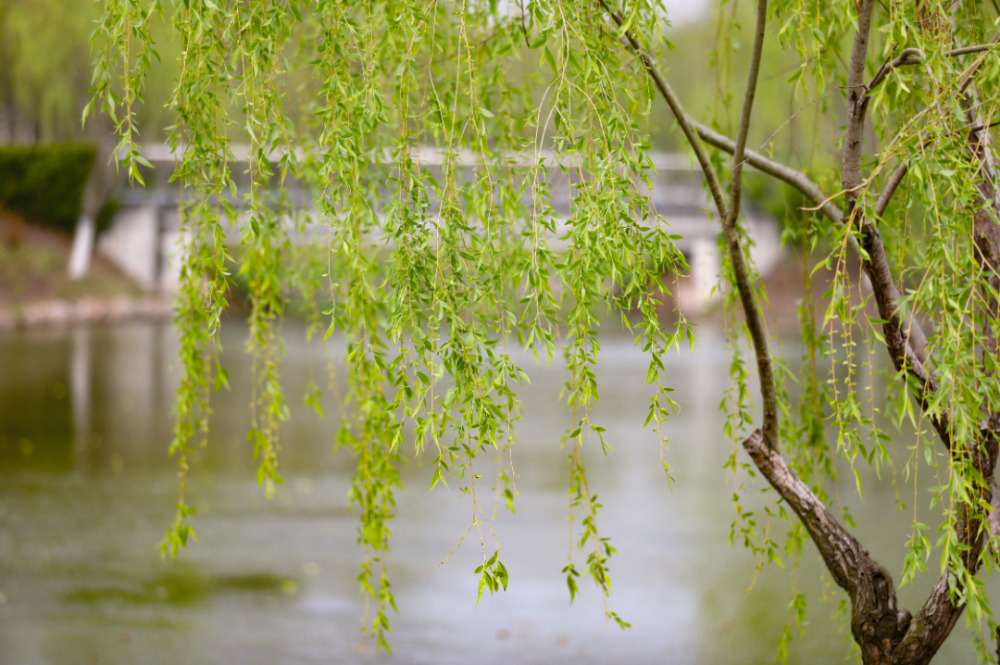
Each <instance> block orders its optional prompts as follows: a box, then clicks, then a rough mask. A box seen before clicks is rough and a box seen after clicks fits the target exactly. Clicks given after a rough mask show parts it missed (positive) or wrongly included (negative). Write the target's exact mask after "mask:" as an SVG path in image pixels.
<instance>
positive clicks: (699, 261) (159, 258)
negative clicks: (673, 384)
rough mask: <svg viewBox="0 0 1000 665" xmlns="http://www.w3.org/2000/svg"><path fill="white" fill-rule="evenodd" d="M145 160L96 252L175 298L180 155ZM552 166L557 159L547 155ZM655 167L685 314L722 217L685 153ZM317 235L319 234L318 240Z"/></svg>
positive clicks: (466, 158)
mask: <svg viewBox="0 0 1000 665" xmlns="http://www.w3.org/2000/svg"><path fill="white" fill-rule="evenodd" d="M233 153H234V156H235V163H234V164H233V171H234V173H237V174H242V173H243V171H245V168H241V166H242V165H245V164H246V163H247V155H248V154H249V148H248V147H247V146H234V149H233ZM142 154H143V156H144V157H145V158H146V159H147V160H148V161H149V162H150V163H151V164H152V165H153V166H154V168H153V170H152V172H150V173H149V174H148V177H146V182H147V185H146V186H145V187H143V186H139V185H133V186H127V187H125V188H124V189H123V190H122V191H121V192H120V194H119V203H120V207H119V209H118V212H117V214H116V215H115V218H114V220H113V221H112V224H111V228H110V229H108V230H107V231H106V232H105V233H104V234H103V235H102V236H101V237H100V238H99V240H98V243H97V249H98V251H100V252H101V253H102V254H103V255H104V256H106V257H107V258H108V259H110V260H111V261H112V262H113V263H115V264H116V265H117V266H118V268H119V269H120V270H121V271H122V272H124V273H125V274H126V275H128V276H129V277H131V278H132V279H133V280H135V281H136V282H137V283H138V284H139V285H140V286H142V287H143V288H145V289H146V290H148V291H152V292H159V293H165V294H170V293H173V292H175V291H176V289H177V286H178V278H179V272H180V270H179V268H180V261H179V254H180V249H181V244H180V240H181V229H180V219H179V201H180V189H179V187H178V186H177V184H176V183H170V182H169V180H170V176H171V174H172V173H173V169H174V164H175V162H176V155H175V154H174V153H173V152H171V150H170V147H169V146H166V145H151V146H146V147H144V148H143V150H142ZM419 155H420V158H419V163H420V165H422V166H427V167H430V168H434V167H437V166H440V164H441V163H442V159H443V154H442V153H441V151H440V150H437V149H434V148H426V149H423V150H421V151H420V153H419ZM541 156H543V157H546V158H547V163H553V160H554V158H555V155H554V154H552V153H543V154H542V155H541ZM649 156H650V158H651V160H652V162H653V165H654V167H655V174H653V175H652V176H651V180H652V185H653V187H652V191H651V193H650V195H651V198H652V203H653V206H654V207H655V209H656V210H657V211H658V212H659V213H660V214H661V215H662V216H663V218H664V219H665V220H666V221H667V223H668V224H670V227H671V233H672V235H679V236H682V239H681V240H678V241H676V243H677V246H678V248H679V249H680V250H681V251H682V252H683V253H684V255H685V257H686V258H687V260H688V263H689V265H690V274H689V275H687V276H686V279H682V280H680V281H679V290H680V294H679V296H680V302H681V303H682V304H683V307H684V309H685V310H687V311H689V312H691V311H697V310H700V309H703V308H704V307H705V306H706V305H707V304H708V303H709V301H710V300H711V299H712V289H713V287H714V286H715V284H716V282H717V279H718V273H719V269H720V267H721V262H720V258H719V254H718V239H719V236H720V234H721V232H722V230H721V227H720V225H719V220H718V219H717V216H713V215H710V214H708V212H707V211H708V210H710V209H711V202H710V201H709V199H708V197H707V195H706V193H705V192H704V188H703V187H702V176H701V173H700V171H699V170H697V167H696V166H693V165H692V163H691V161H690V160H689V159H688V158H687V157H686V156H683V155H675V154H669V153H650V155H649ZM459 162H460V163H465V164H469V165H471V164H474V163H475V158H474V156H473V155H472V154H471V153H468V154H464V153H460V154H459ZM552 193H553V198H552V205H553V208H554V210H555V212H556V214H557V215H562V216H566V215H568V214H569V209H570V201H569V193H568V191H567V188H566V187H558V188H553V192H552ZM291 200H292V203H293V204H294V205H300V206H302V207H306V206H308V205H311V204H310V203H309V202H308V201H307V197H306V196H305V193H304V191H303V190H302V189H301V188H300V187H296V188H294V189H293V192H292V196H291ZM745 208H746V222H747V225H748V230H749V235H750V238H751V240H752V241H753V246H752V247H751V249H750V254H751V257H752V259H753V261H754V263H755V264H756V266H757V269H758V271H759V272H760V273H761V274H762V275H766V274H768V273H769V272H770V271H771V270H772V269H773V268H774V267H775V266H776V265H777V263H778V261H779V260H780V258H781V239H780V235H781V231H780V229H779V226H778V224H777V222H776V221H775V220H774V219H773V218H771V217H770V216H768V215H767V214H765V213H764V212H762V211H761V210H759V209H758V208H756V207H755V206H754V205H753V203H752V202H750V204H749V205H747V206H745ZM227 232H228V233H229V236H230V237H229V240H230V241H231V242H234V243H235V242H238V237H237V236H238V232H237V231H236V230H230V231H227ZM560 235H562V233H561V232H560V229H558V228H557V233H556V237H555V238H552V239H551V243H552V246H553V248H555V249H556V250H559V249H560V248H561V245H562V246H564V243H561V241H560V240H559V239H558V236H560ZM317 237H318V236H317ZM292 241H293V242H295V243H308V242H312V241H314V239H313V238H311V237H309V235H308V234H301V233H293V235H292Z"/></svg>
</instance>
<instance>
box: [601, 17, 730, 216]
mask: <svg viewBox="0 0 1000 665" xmlns="http://www.w3.org/2000/svg"><path fill="white" fill-rule="evenodd" d="M601 6H602V7H603V8H604V10H605V11H607V12H608V14H610V15H611V18H612V20H614V22H615V25H617V26H618V27H619V28H621V27H622V25H623V19H622V17H621V16H620V15H619V14H618V13H617V12H615V11H614V10H612V9H611V7H609V6H608V4H607V2H606V1H605V0H601ZM625 39H626V40H627V41H628V43H629V45H630V46H631V47H632V50H633V51H634V52H635V54H636V56H638V58H639V61H640V62H642V66H643V67H644V68H645V69H646V73H647V74H649V77H650V78H651V79H653V84H654V85H655V86H656V89H657V90H659V92H660V95H661V96H662V97H663V99H664V100H666V102H667V106H669V107H670V111H671V112H672V113H673V114H674V118H676V119H677V124H678V125H680V126H681V131H682V132H684V137H685V138H686V139H687V141H688V144H690V146H691V149H692V150H694V154H695V158H696V159H697V160H698V164H699V165H700V166H701V170H702V171H703V172H704V174H705V179H706V180H707V181H708V189H709V191H711V193H712V199H713V200H714V201H715V207H716V208H717V209H718V211H719V216H720V217H721V218H722V219H725V218H726V216H727V215H728V208H727V206H726V201H725V198H724V197H723V195H722V186H721V185H720V184H719V176H718V175H717V174H716V173H715V169H714V168H713V167H712V162H710V161H709V159H708V153H706V152H705V148H704V147H703V146H702V145H701V142H700V141H699V140H698V135H697V134H696V133H695V131H694V129H693V128H692V127H691V124H690V122H689V121H688V116H687V114H686V113H685V112H684V107H683V106H681V101H680V99H678V97H677V94H676V93H674V90H673V88H671V87H670V84H668V83H667V82H666V81H665V80H663V77H662V76H660V72H658V71H657V69H656V67H655V65H654V64H653V60H652V59H651V58H650V57H649V56H648V55H647V54H646V52H645V51H644V50H643V49H642V45H641V44H639V42H638V41H637V40H636V38H635V37H634V36H633V35H632V32H631V31H630V30H626V31H625Z"/></svg>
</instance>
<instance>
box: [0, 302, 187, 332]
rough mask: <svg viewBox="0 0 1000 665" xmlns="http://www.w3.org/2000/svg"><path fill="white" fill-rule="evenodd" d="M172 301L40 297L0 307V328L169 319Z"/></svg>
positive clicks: (171, 315)
mask: <svg viewBox="0 0 1000 665" xmlns="http://www.w3.org/2000/svg"><path fill="white" fill-rule="evenodd" d="M173 315H174V311H173V302H172V301H168V300H163V299H162V298H154V297H148V296H144V297H137V298H133V297H128V296H118V297H115V298H82V299H80V300H76V301H69V300H58V299H53V300H42V301H39V302H34V303H30V304H27V305H15V306H13V307H11V306H7V307H2V308H0V331H2V332H9V331H17V330H27V329H29V328H46V327H48V328H59V327H64V326H70V325H80V324H85V325H94V324H101V323H127V322H133V321H167V320H170V319H171V318H173Z"/></svg>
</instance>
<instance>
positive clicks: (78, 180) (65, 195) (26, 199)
mask: <svg viewBox="0 0 1000 665" xmlns="http://www.w3.org/2000/svg"><path fill="white" fill-rule="evenodd" d="M95 157H96V151H95V150H94V148H93V147H91V146H89V145H82V144H65V145H41V146H7V147H2V148H0V208H4V209H6V210H9V211H10V212H15V213H18V214H19V215H22V216H24V217H27V218H28V219H31V220H34V221H37V222H43V223H45V224H48V225H50V226H54V227H56V228H60V229H64V230H66V231H72V230H73V228H74V227H75V226H76V221H77V218H78V217H79V216H80V205H81V202H82V199H83V190H84V188H85V187H86V185H87V178H88V177H89V175H90V171H91V169H92V168H93V166H94V159H95Z"/></svg>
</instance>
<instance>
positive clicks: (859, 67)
mask: <svg viewBox="0 0 1000 665" xmlns="http://www.w3.org/2000/svg"><path fill="white" fill-rule="evenodd" d="M874 8H875V1H874V0H861V2H860V5H859V9H858V27H857V30H855V31H854V46H853V47H852V49H851V62H850V65H849V66H848V68H847V131H846V133H845V135H844V156H843V163H842V166H841V179H842V181H843V185H844V190H845V191H846V198H847V211H848V214H851V213H852V212H853V210H854V204H855V203H856V202H857V200H858V192H859V190H860V188H861V185H862V182H863V180H862V178H861V142H862V140H863V139H864V131H865V116H866V114H867V111H868V96H867V94H866V92H867V91H866V89H865V85H864V76H865V58H866V56H867V53H868V36H869V33H870V32H871V25H872V11H873V10H874Z"/></svg>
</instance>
